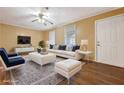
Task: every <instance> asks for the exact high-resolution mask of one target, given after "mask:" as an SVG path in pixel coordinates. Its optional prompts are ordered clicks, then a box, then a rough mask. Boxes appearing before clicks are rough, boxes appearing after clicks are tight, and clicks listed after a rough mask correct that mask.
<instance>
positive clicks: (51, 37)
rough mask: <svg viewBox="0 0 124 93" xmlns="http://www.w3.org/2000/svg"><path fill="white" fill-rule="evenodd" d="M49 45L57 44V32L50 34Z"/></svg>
mask: <svg viewBox="0 0 124 93" xmlns="http://www.w3.org/2000/svg"><path fill="white" fill-rule="evenodd" d="M49 44H52V45H54V44H55V31H50V32H49Z"/></svg>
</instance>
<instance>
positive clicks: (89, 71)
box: [59, 62, 124, 85]
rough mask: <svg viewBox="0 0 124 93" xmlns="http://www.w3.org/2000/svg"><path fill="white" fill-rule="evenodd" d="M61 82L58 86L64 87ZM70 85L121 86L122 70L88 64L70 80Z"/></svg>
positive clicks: (123, 70)
mask: <svg viewBox="0 0 124 93" xmlns="http://www.w3.org/2000/svg"><path fill="white" fill-rule="evenodd" d="M66 84H67V80H66V79H65V80H63V81H62V82H60V83H59V85H66ZM71 84H72V85H118V84H119V85H123V84H124V68H118V67H114V66H110V65H105V64H100V63H96V62H89V63H87V64H85V65H84V66H83V67H82V69H81V71H80V72H79V73H78V74H76V75H75V76H73V77H72V78H71Z"/></svg>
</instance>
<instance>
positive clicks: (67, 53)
mask: <svg viewBox="0 0 124 93" xmlns="http://www.w3.org/2000/svg"><path fill="white" fill-rule="evenodd" d="M56 46H58V47H55V45H50V47H49V49H48V51H49V52H51V53H55V54H56V55H57V56H60V57H64V58H70V59H75V60H80V59H81V55H80V54H79V53H78V52H77V50H78V49H79V48H80V46H78V45H75V46H71V48H70V49H69V48H68V46H66V45H56Z"/></svg>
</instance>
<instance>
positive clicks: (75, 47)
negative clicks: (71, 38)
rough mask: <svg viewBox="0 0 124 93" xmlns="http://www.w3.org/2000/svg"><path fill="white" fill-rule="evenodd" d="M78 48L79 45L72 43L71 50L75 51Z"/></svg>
mask: <svg viewBox="0 0 124 93" xmlns="http://www.w3.org/2000/svg"><path fill="white" fill-rule="evenodd" d="M78 49H80V46H79V45H74V46H73V48H72V51H76V50H78Z"/></svg>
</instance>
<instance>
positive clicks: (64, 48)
mask: <svg viewBox="0 0 124 93" xmlns="http://www.w3.org/2000/svg"><path fill="white" fill-rule="evenodd" d="M58 49H59V50H66V45H59V48H58Z"/></svg>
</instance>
